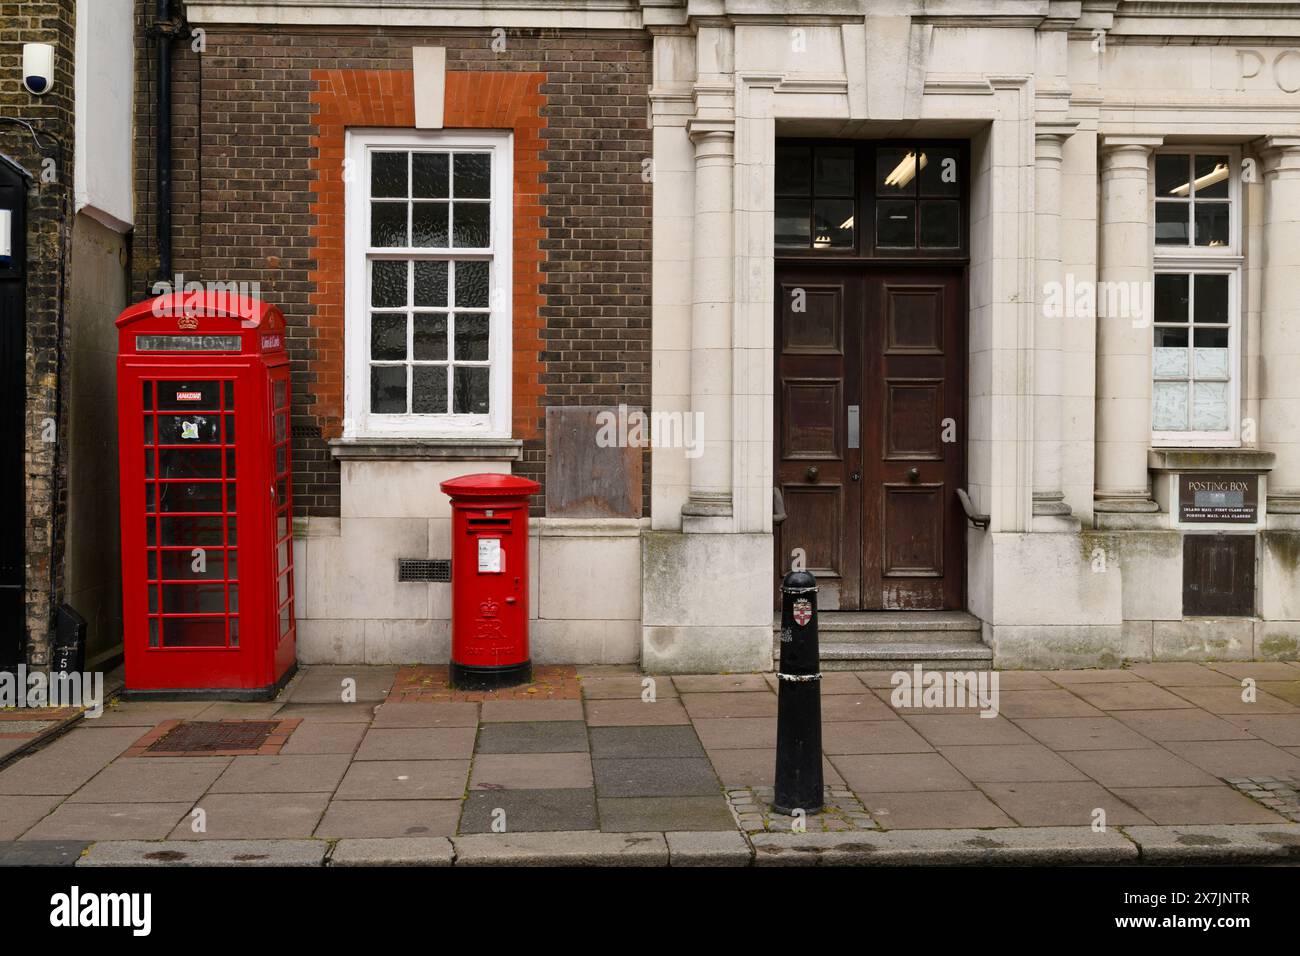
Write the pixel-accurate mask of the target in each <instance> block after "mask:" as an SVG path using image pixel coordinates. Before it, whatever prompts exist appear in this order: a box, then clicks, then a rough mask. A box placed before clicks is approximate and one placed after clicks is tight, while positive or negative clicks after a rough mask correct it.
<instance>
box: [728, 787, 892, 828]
mask: <svg viewBox="0 0 1300 956" xmlns="http://www.w3.org/2000/svg"><path fill="white" fill-rule="evenodd" d="M772 798H773V790H772V788H771V787H732V788H729V789H728V790H727V805H728V806H729V807H730V808H731V814H732V816H734V817H735V818H736V825H737V826H738V827H740V830H741V832H743V833H745V834H750V833H791V832H795V829H794V828H795V823H796V820H795V818H794V817H793V816H790V815H787V814H782V813H777V812H776V811H775V810H774V809H772ZM824 802H825V806H823V807H822V810H821V812H820V813H811V814H808V815H807V816H806V817H805V818H804V820H803V824H804V827H805V828H806V832H808V833H842V832H846V831H852V830H876V829H879V828H878V827H877V825H876V821H875V820H873V819H872V818H871V814H870V813H868V812H867V808H866V807H864V806H863V805H862V801H861V800H859V799H858V798H857V796H855V795H854V793H853V791H851V790H849V789H847V788H845V787H827V788H826V790H825V797H824Z"/></svg>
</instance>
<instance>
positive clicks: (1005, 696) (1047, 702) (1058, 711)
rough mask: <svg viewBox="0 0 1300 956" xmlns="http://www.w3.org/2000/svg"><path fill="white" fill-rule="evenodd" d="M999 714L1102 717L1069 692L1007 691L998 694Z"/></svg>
mask: <svg viewBox="0 0 1300 956" xmlns="http://www.w3.org/2000/svg"><path fill="white" fill-rule="evenodd" d="M998 712H999V713H1000V714H1002V716H1003V717H1010V718H1011V719H1012V720H1015V719H1016V718H1018V717H1102V716H1105V715H1104V714H1103V713H1102V712H1101V711H1100V710H1098V709H1097V708H1096V707H1094V706H1092V704H1090V703H1088V702H1087V701H1086V700H1083V699H1082V698H1080V697H1076V696H1074V694H1072V693H1070V692H1069V691H1068V690H1007V691H1002V692H1000V693H999V694H998Z"/></svg>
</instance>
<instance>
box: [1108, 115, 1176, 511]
mask: <svg viewBox="0 0 1300 956" xmlns="http://www.w3.org/2000/svg"><path fill="white" fill-rule="evenodd" d="M1161 141H1162V140H1161V138H1160V137H1154V136H1106V137H1104V138H1103V139H1102V142H1101V243H1100V245H1101V249H1100V259H1101V268H1100V270H1099V279H1100V288H1099V291H1098V295H1097V302H1098V313H1099V314H1098V316H1097V478H1096V492H1095V503H1094V509H1095V510H1096V511H1097V512H1102V513H1104V512H1119V513H1127V514H1133V513H1148V512H1154V511H1158V510H1159V506H1158V505H1157V504H1156V503H1155V501H1153V500H1152V497H1151V482H1150V477H1149V475H1148V472H1147V452H1148V450H1149V449H1150V447H1151V316H1150V315H1149V314H1148V311H1149V309H1150V307H1151V302H1150V297H1149V296H1148V295H1147V294H1146V291H1145V290H1147V289H1149V288H1150V287H1151V281H1152V254H1151V243H1152V238H1151V232H1150V223H1149V208H1150V201H1149V196H1148V189H1147V176H1148V169H1149V166H1150V160H1151V150H1152V148H1153V147H1155V146H1159V145H1160V143H1161ZM1110 283H1115V284H1117V285H1118V284H1123V286H1124V287H1125V288H1127V289H1129V290H1142V291H1141V292H1140V293H1139V294H1134V295H1131V296H1129V297H1128V302H1129V309H1128V312H1127V314H1123V315H1110V314H1101V313H1102V308H1103V303H1105V302H1107V301H1116V300H1117V299H1119V298H1120V297H1116V296H1107V295H1102V294H1101V289H1106V288H1109V287H1110V285H1109V284H1110Z"/></svg>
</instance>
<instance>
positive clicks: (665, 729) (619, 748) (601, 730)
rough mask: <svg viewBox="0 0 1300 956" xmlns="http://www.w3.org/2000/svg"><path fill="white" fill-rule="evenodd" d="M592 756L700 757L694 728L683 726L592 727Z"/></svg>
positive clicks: (700, 753)
mask: <svg viewBox="0 0 1300 956" xmlns="http://www.w3.org/2000/svg"><path fill="white" fill-rule="evenodd" d="M590 737H591V755H592V757H703V756H704V755H705V754H704V747H703V746H702V745H701V744H700V739H699V737H697V736H696V734H695V729H694V728H693V727H691V726H690V725H689V724H687V725H685V726H659V727H655V726H651V727H592V728H591V731H590Z"/></svg>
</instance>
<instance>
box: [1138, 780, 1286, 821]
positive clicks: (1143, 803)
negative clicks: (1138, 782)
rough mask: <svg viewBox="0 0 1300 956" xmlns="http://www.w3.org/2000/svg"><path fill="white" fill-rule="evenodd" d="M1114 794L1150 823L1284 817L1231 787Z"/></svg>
mask: <svg viewBox="0 0 1300 956" xmlns="http://www.w3.org/2000/svg"><path fill="white" fill-rule="evenodd" d="M1114 793H1115V796H1117V797H1119V798H1120V799H1121V800H1124V801H1125V802H1126V803H1129V804H1132V805H1133V806H1134V807H1136V808H1137V809H1138V810H1139V811H1140V812H1141V813H1142V814H1143V815H1144V816H1146V817H1148V818H1149V819H1150V820H1151V821H1152V822H1153V823H1159V824H1210V823H1282V822H1284V818H1283V817H1281V816H1279V815H1278V814H1276V813H1274V812H1273V811H1272V810H1269V809H1268V808H1267V807H1263V806H1261V805H1260V804H1258V803H1256V802H1255V801H1254V800H1252V799H1250V797H1247V796H1245V795H1244V794H1241V793H1238V792H1237V791H1236V790H1234V789H1233V788H1232V787H1225V786H1222V785H1220V786H1205V787H1116V788H1114Z"/></svg>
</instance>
